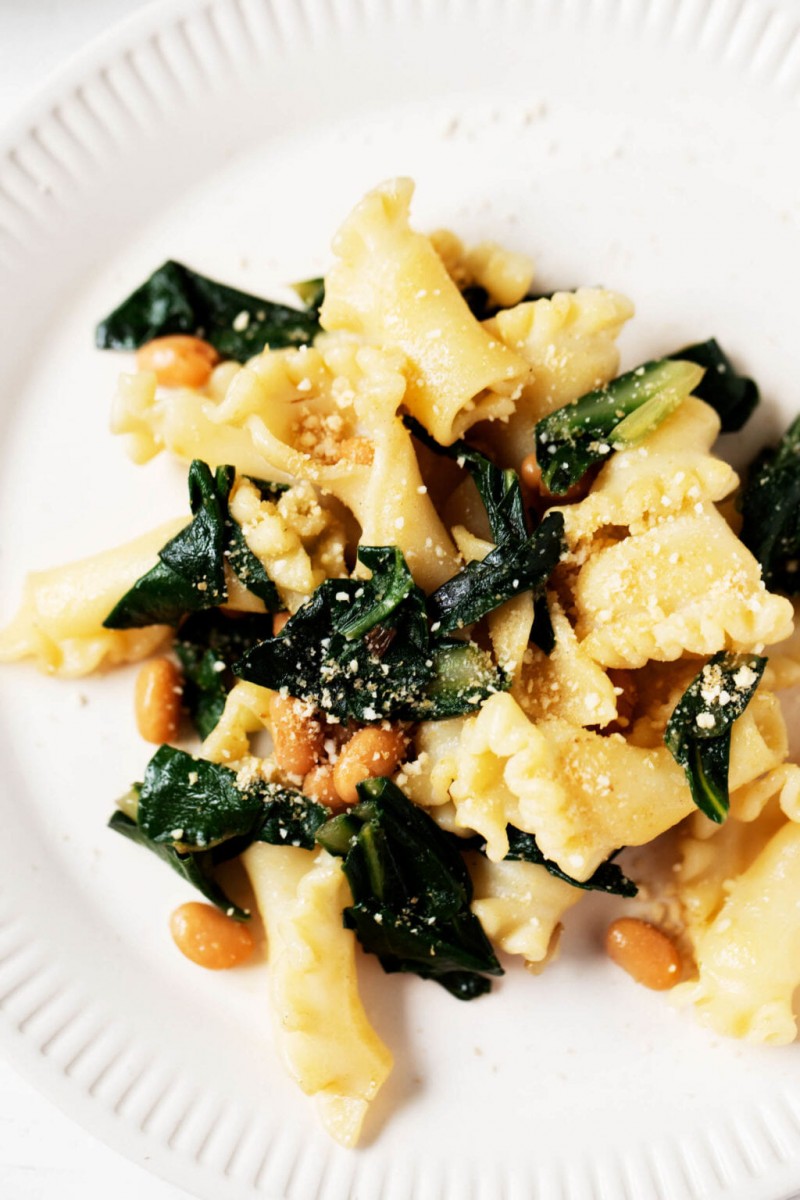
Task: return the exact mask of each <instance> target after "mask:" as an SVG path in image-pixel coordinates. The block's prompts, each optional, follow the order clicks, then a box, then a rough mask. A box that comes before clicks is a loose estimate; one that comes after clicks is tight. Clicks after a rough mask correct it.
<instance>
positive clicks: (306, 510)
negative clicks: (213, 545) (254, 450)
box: [230, 478, 347, 612]
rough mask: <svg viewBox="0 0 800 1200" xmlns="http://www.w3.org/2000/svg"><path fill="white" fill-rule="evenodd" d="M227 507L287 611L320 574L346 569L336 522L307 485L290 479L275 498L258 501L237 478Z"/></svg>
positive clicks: (342, 538) (340, 572) (243, 480)
mask: <svg viewBox="0 0 800 1200" xmlns="http://www.w3.org/2000/svg"><path fill="white" fill-rule="evenodd" d="M230 512H231V515H232V516H233V518H234V519H235V520H236V521H237V522H238V524H239V525H240V526H241V529H242V533H243V534H244V537H245V540H246V542H247V545H248V546H249V548H250V549H251V550H252V552H253V553H254V554H255V555H256V557H257V558H258V559H259V560H260V561H261V563H262V565H263V567H264V569H265V571H266V572H267V574H268V575H269V577H270V579H272V580H273V582H274V583H275V585H276V587H277V589H278V592H279V594H280V597H281V600H282V602H283V604H284V606H285V607H286V608H288V609H289V610H290V611H291V612H295V611H296V610H297V609H298V608H299V607H300V605H301V604H302V603H303V602H304V601H305V599H306V598H307V596H309V595H310V593H311V592H313V591H314V590H315V588H317V587H318V586H319V584H320V583H322V581H323V579H329V578H337V577H342V576H344V575H346V574H347V567H346V565H345V561H344V548H345V536H344V530H343V529H342V526H341V522H339V521H338V520H336V518H335V517H334V516H333V514H332V513H331V512H330V511H329V510H327V509H324V508H323V507H322V506H321V504H320V503H319V501H318V500H317V496H316V493H315V491H314V489H313V487H312V486H311V484H309V483H299V484H295V485H294V487H291V488H289V490H288V491H286V492H284V493H283V494H282V495H281V496H280V497H279V498H278V499H277V500H262V499H261V495H260V493H259V491H258V489H257V488H256V487H255V485H254V484H252V483H251V482H250V481H249V480H248V479H247V478H241V479H240V480H239V481H238V482H237V483H236V486H235V487H234V490H233V492H232V494H231V498H230Z"/></svg>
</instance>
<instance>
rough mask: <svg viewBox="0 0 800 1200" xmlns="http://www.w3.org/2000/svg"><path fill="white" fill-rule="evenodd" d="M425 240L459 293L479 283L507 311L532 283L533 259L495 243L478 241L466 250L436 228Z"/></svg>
mask: <svg viewBox="0 0 800 1200" xmlns="http://www.w3.org/2000/svg"><path fill="white" fill-rule="evenodd" d="M428 239H429V241H430V243H431V245H432V246H433V248H434V250H435V251H436V253H437V254H438V255H439V258H440V259H441V260H442V262H443V263H444V265H445V268H446V269H447V273H448V275H449V276H450V278H451V279H452V280H453V282H454V283H455V285H456V287H458V288H459V290H461V291H463V289H464V288H466V287H470V286H471V285H473V284H478V286H479V287H482V288H484V289H485V290H486V291H487V292H488V294H489V299H490V300H491V301H492V303H493V304H497V305H499V306H500V307H501V308H509V307H510V306H511V305H512V304H519V302H520V301H521V300H523V299H524V298H525V296H526V295H527V293H528V291H529V290H530V286H531V284H532V282H533V260H532V259H531V258H529V257H528V255H527V254H519V253H516V252H515V251H513V250H506V249H505V247H504V246H500V245H498V244H497V242H480V243H479V244H478V245H477V246H474V247H472V248H471V249H470V250H465V248H464V245H463V243H462V241H461V239H460V238H459V237H457V236H456V234H454V233H453V232H452V230H450V229H435V230H434V231H433V233H431V234H429V235H428Z"/></svg>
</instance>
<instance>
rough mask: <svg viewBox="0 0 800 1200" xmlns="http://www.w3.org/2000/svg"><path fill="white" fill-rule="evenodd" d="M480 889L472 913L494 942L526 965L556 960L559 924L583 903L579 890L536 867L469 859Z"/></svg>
mask: <svg viewBox="0 0 800 1200" xmlns="http://www.w3.org/2000/svg"><path fill="white" fill-rule="evenodd" d="M469 871H470V875H471V877H472V883H473V886H474V889H475V892H474V900H473V902H472V911H473V912H474V913H475V916H476V917H477V918H478V920H479V921H480V922H481V924H482V925H483V928H484V930H485V931H486V933H487V934H488V936H489V937H490V938H491V939H492V941H493V942H494V943H495V944H496V945H498V946H499V947H500V948H501V950H505V952H506V953H507V954H520V955H522V957H523V958H524V959H525V961H526V963H536V964H539V965H541V964H543V963H544V962H545V961H547V960H549V959H551V958H552V957H553V956H554V952H555V949H556V945H557V942H558V935H559V931H560V922H561V919H562V917H563V916H564V913H565V912H566V911H567V909H569V908H572V906H573V905H574V904H577V903H578V901H579V900H580V899H581V895H582V893H581V891H580V889H579V888H576V887H572V886H571V885H570V884H568V883H565V882H564V880H563V879H558V878H556V877H555V876H554V875H551V874H550V873H549V871H546V870H545V868H544V867H540V866H538V865H537V864H536V863H527V862H490V861H489V860H488V859H486V858H484V857H483V856H482V855H479V854H473V855H470V856H469Z"/></svg>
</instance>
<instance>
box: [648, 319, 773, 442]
mask: <svg viewBox="0 0 800 1200" xmlns="http://www.w3.org/2000/svg"><path fill="white" fill-rule="evenodd" d="M669 357H670V358H672V359H680V360H681V361H682V362H693V363H697V365H698V366H699V367H703V369H704V370H705V375H704V376H703V378H702V379H701V380H700V382H699V383H698V384H696V385H695V388H694V394H695V396H699V398H700V399H701V400H705V402H706V404H710V405H711V407H712V408H713V409H715V410H716V412H717V413H718V415H719V417H720V419H721V421H722V432H723V433H735V432H736V431H737V430H738V429H741V428H742V426H743V425H744V423H745V421H747V420H748V419H749V418H750V417H751V416H752V414H753V411H754V409H755V408H756V406H757V404H758V401H759V393H758V385H757V384H756V383H755V381H754V380H752V379H749V378H748V377H747V376H746V375H740V374H739V372H738V371H737V370H736V368H735V367H734V365H733V363H732V362H731V360H730V359H729V358H728V356H727V354H726V353H725V351H724V350H723V349H722V347H721V346H720V344H719V342H718V341H717V340H716V338H709V340H708V341H707V342H697V344H696V345H693V346H684V348H683V350H678V351H677V352H676V353H675V354H670V356H669Z"/></svg>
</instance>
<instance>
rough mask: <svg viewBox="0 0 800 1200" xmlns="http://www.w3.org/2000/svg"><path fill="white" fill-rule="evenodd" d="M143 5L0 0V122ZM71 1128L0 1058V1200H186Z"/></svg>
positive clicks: (140, 0) (106, 0) (137, 0)
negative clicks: (82, 50) (52, 74)
mask: <svg viewBox="0 0 800 1200" xmlns="http://www.w3.org/2000/svg"><path fill="white" fill-rule="evenodd" d="M142 7H144V0H0V125H2V124H4V123H5V122H6V121H7V120H8V119H9V118H10V117H11V116H12V115H13V114H14V113H15V112H16V110H17V109H18V108H19V107H20V106H21V105H23V104H24V103H25V102H26V101H27V100H28V99H29V98H30V97H31V96H32V95H33V94H34V93H35V92H36V91H37V89H38V88H39V86H40V85H41V83H42V82H43V81H44V80H45V79H46V78H47V76H48V75H49V74H50V72H51V71H53V70H54V69H55V68H56V67H58V66H60V65H61V63H62V62H64V61H65V60H66V59H67V58H68V57H69V56H71V55H72V54H74V53H75V52H76V51H78V50H80V48H81V47H82V46H83V45H85V44H86V42H88V41H90V40H91V39H92V38H94V37H95V36H96V35H97V34H98V33H101V32H103V31H104V30H105V29H108V28H109V27H110V26H111V25H113V24H114V23H115V22H117V21H118V20H119V19H120V18H121V17H124V16H125V15H126V14H128V13H131V12H134V11H135V10H136V9H138V8H142ZM186 1196H187V1193H186V1192H184V1191H182V1190H181V1189H180V1188H176V1187H172V1186H171V1185H169V1184H166V1183H162V1182H161V1181H160V1180H158V1179H156V1178H154V1176H152V1175H149V1174H147V1173H146V1172H145V1171H144V1170H142V1168H141V1167H139V1166H136V1165H134V1164H133V1163H129V1162H128V1160H127V1159H124V1158H122V1157H120V1156H119V1155H118V1154H116V1153H115V1152H114V1151H113V1150H109V1149H107V1148H106V1147H105V1146H103V1145H102V1144H101V1143H100V1142H97V1141H96V1140H95V1139H94V1138H93V1137H91V1136H90V1135H89V1134H88V1133H85V1132H84V1131H83V1130H82V1129H80V1128H79V1127H78V1126H77V1125H74V1124H73V1123H72V1121H70V1120H69V1119H68V1118H67V1117H65V1116H64V1115H63V1114H62V1113H61V1112H60V1111H59V1110H58V1109H56V1108H55V1107H54V1106H53V1105H52V1104H51V1103H50V1102H49V1101H47V1100H44V1099H43V1098H42V1097H41V1096H40V1095H39V1094H38V1093H37V1092H36V1091H34V1089H33V1088H32V1087H31V1086H30V1085H29V1084H27V1083H26V1082H25V1081H24V1080H23V1079H21V1078H20V1076H19V1075H17V1073H16V1072H15V1071H14V1070H13V1069H12V1068H11V1067H10V1066H9V1065H8V1064H7V1063H6V1062H5V1061H4V1060H3V1059H2V1058H0V1197H2V1198H3V1200H186Z"/></svg>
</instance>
